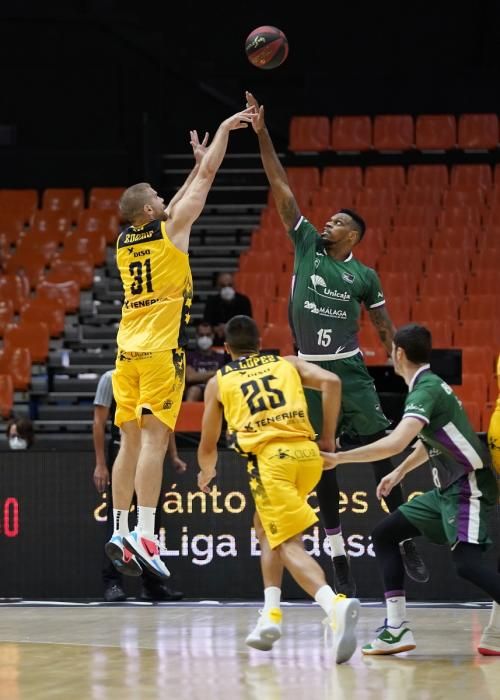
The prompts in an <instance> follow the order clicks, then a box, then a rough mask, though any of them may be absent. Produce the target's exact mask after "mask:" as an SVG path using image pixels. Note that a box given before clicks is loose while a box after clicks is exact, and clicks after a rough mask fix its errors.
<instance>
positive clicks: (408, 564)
mask: <svg viewBox="0 0 500 700" xmlns="http://www.w3.org/2000/svg"><path fill="white" fill-rule="evenodd" d="M399 549H400V551H401V556H402V558H403V564H404V567H405V571H406V573H407V575H408V576H409V577H410V578H412V579H413V580H414V581H416V582H417V583H427V581H428V580H429V578H430V574H429V570H428V568H427V567H426V565H425V563H424V560H423V559H422V557H421V556H420V554H419V553H418V550H417V548H416V546H415V542H414V541H413V540H405V541H404V542H401V544H400V545H399Z"/></svg>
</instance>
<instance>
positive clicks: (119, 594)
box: [104, 583, 127, 603]
mask: <svg viewBox="0 0 500 700" xmlns="http://www.w3.org/2000/svg"><path fill="white" fill-rule="evenodd" d="M104 600H105V601H106V603H123V601H124V600H127V596H126V595H125V591H124V590H123V588H122V587H121V586H120V584H119V583H111V584H110V585H109V586H108V587H107V588H106V589H105V590H104Z"/></svg>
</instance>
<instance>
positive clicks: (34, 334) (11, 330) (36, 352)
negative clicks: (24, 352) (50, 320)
mask: <svg viewBox="0 0 500 700" xmlns="http://www.w3.org/2000/svg"><path fill="white" fill-rule="evenodd" d="M4 344H5V348H6V349H8V350H9V351H11V350H13V349H14V348H28V349H29V351H30V354H31V359H32V361H33V362H45V360H46V359H47V357H48V354H49V329H48V326H47V324H46V323H44V322H42V321H36V322H35V321H33V322H31V323H28V322H21V323H19V325H17V326H16V325H10V326H7V328H6V329H5V333H4Z"/></svg>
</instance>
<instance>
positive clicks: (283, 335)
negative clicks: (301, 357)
mask: <svg viewBox="0 0 500 700" xmlns="http://www.w3.org/2000/svg"><path fill="white" fill-rule="evenodd" d="M261 343H262V349H263V350H279V354H280V355H293V340H292V333H291V331H290V326H289V325H288V323H281V324H275V323H269V324H268V325H267V326H266V327H265V328H264V330H263V332H262V337H261Z"/></svg>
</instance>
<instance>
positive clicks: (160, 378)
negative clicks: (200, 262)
mask: <svg viewBox="0 0 500 700" xmlns="http://www.w3.org/2000/svg"><path fill="white" fill-rule="evenodd" d="M252 112H253V109H252V108H250V109H246V110H244V111H242V112H238V113H237V114H235V115H233V116H232V117H229V119H226V120H225V121H224V122H222V124H221V125H220V126H219V129H218V130H217V133H216V134H215V136H214V139H213V141H212V144H211V145H210V146H209V147H208V148H207V149H205V144H206V140H207V137H205V140H204V141H203V143H202V144H199V142H198V137H197V135H196V132H191V144H192V146H193V150H194V153H195V158H196V165H195V168H194V169H193V171H192V173H191V174H190V176H189V177H188V179H187V181H186V182H185V184H184V186H183V187H182V188H181V190H180V191H179V192H178V193H177V194H176V196H175V197H174V199H173V200H172V201H171V202H170V205H169V206H168V207H167V209H166V208H165V203H164V201H163V199H162V198H161V197H160V196H159V195H158V194H157V192H155V190H154V189H153V188H152V187H151V186H150V185H149V184H147V183H139V184H137V185H133V186H132V187H129V188H128V189H127V190H126V191H125V192H124V194H123V196H122V198H121V200H120V210H121V214H122V216H123V218H124V219H125V220H126V221H128V222H130V226H129V227H128V228H126V229H125V230H124V231H122V233H121V234H120V235H119V237H118V241H117V255H116V258H117V265H118V268H119V271H120V276H121V279H122V283H123V292H124V303H123V310H122V319H121V322H120V328H119V331H118V338H117V344H118V354H117V359H116V369H115V371H114V372H113V395H114V397H115V401H116V414H115V423H116V425H118V426H119V427H120V428H121V433H122V441H121V445H120V450H119V452H118V456H117V458H116V461H115V464H114V466H113V483H112V487H113V504H114V509H113V516H114V532H113V536H112V538H111V540H110V541H109V542H108V543H107V544H106V553H107V554H108V556H109V557H110V559H111V561H112V562H113V564H114V565H115V566H116V568H118V569H119V570H120V571H121V572H122V573H128V574H130V575H139V574H140V573H141V571H142V568H141V565H142V566H145V567H147V568H148V569H149V570H150V571H151V572H152V573H154V574H157V575H158V576H160V577H166V576H169V571H168V569H167V567H166V566H165V564H164V563H163V562H162V560H161V559H160V555H159V547H158V540H157V537H156V536H155V533H154V517H155V511H156V504H157V502H158V497H159V494H160V489H161V477H162V470H163V461H164V458H165V452H166V449H167V446H168V440H169V434H170V433H171V432H172V431H173V430H174V428H175V423H176V420H177V415H178V412H179V408H180V404H181V400H182V394H183V391H184V373H185V361H184V345H185V343H186V337H185V328H186V325H187V324H188V323H189V320H190V313H191V302H192V297H193V284H192V280H191V271H190V267H189V258H188V245H189V235H190V232H191V226H192V224H193V223H194V221H196V219H197V218H198V216H199V215H200V214H201V212H202V210H203V207H204V205H205V200H206V198H207V195H208V192H209V190H210V187H211V185H212V182H213V180H214V177H215V175H216V173H217V170H218V169H219V166H220V164H221V162H222V159H223V158H224V155H225V152H226V148H227V144H228V138H229V133H230V132H231V131H233V130H235V129H240V128H244V127H247V126H248V122H249V121H250V119H251V114H252ZM134 488H135V491H136V494H137V506H138V507H137V511H138V514H137V527H136V528H135V530H134V531H133V532H131V533H129V527H128V514H129V508H130V503H131V501H132V496H133V493H134Z"/></svg>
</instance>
